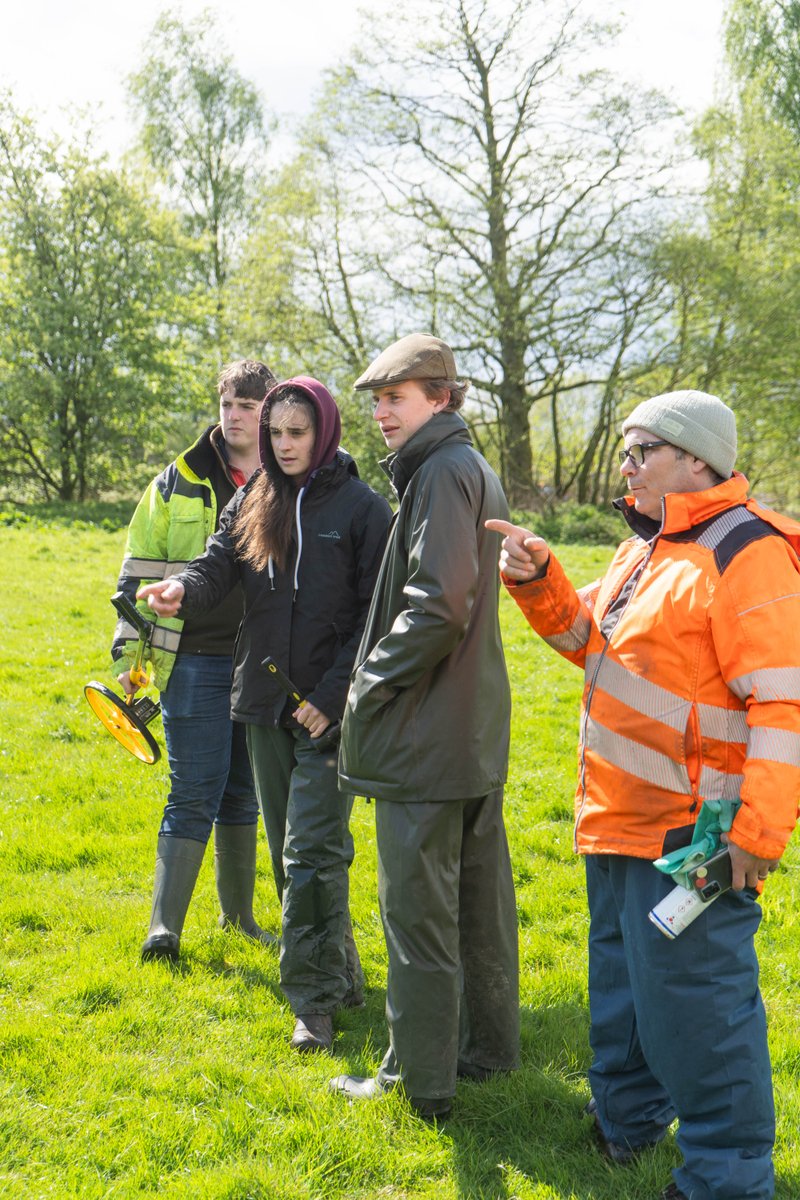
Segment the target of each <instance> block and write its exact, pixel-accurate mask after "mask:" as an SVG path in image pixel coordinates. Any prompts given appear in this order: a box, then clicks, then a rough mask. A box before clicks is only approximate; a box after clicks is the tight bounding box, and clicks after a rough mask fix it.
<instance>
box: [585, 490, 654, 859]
mask: <svg viewBox="0 0 800 1200" xmlns="http://www.w3.org/2000/svg"><path fill="white" fill-rule="evenodd" d="M665 516H666V512H665V505H664V500H663V498H662V500H661V527H662V528H663V526H664V518H665ZM659 536H660V531H659V533H657V534H656V535H655V537H654V538H653V540H652V542H651V543H650V549H649V550H648V552H647V554H645V556H644V558H643V559H642V564H641V567H640V568H639V578H638V579H637V580H636V583H635V584H634V585H633V587H632V588H631V593H630V595H629V596H628V599H627V601H626V602H625V607H624V608H623V610H622V612H621V613H620V614H619V618H618V619H617V624H616V625H615V626H614V630H613V631H612V633H611V634H610V635H609V638H608V640H607V641H606V642H605V645H604V646H603V649H602V650H601V652H600V657H599V658H598V660H597V666H596V667H595V671H594V674H593V675H592V678H591V681H590V683H589V691H588V693H587V695H586V704H585V706H584V710H583V722H582V725H583V728H582V729H581V770H580V788H581V803H580V807H579V808H578V812H577V815H576V817H575V826H574V830H573V835H572V847H573V850H574V852H575V853H576V854H577V852H578V826H579V825H580V823H581V817H582V816H583V810H584V808H585V807H586V739H587V731H588V728H589V711H590V709H591V705H592V697H593V696H594V693H595V688H596V686H597V676H598V675H599V674H600V668H601V667H602V665H603V659H604V658H605V656H606V652H607V650H608V648H609V646H610V645H611V638H612V637H613V636H614V632H615V631H616V630H617V629H618V628H619V623H620V621H621V620H622V618H623V617H624V616H625V613H626V612H627V611H628V606H629V604H630V602H631V600H632V599H633V597H634V595H635V594H636V589H637V588H638V586H639V584H640V583H641V581H642V576H643V575H644V572H645V568H646V567H647V564H648V563H649V562H650V559H651V558H652V557H653V553H654V551H655V548H656V543H657V541H658V538H659ZM624 586H625V584H624V583H623V584H622V587H624ZM606 611H608V609H606Z"/></svg>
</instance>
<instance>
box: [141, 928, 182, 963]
mask: <svg viewBox="0 0 800 1200" xmlns="http://www.w3.org/2000/svg"><path fill="white" fill-rule="evenodd" d="M180 953H181V939H180V938H179V937H178V935H177V933H154V934H153V936H152V937H149V938H148V939H147V941H146V942H145V943H144V945H143V946H142V962H152V961H153V960H155V959H159V958H168V959H169V960H170V962H177V961H178V959H179V958H180Z"/></svg>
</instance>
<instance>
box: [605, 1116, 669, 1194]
mask: <svg viewBox="0 0 800 1200" xmlns="http://www.w3.org/2000/svg"><path fill="white" fill-rule="evenodd" d="M583 1111H584V1113H585V1115H586V1116H587V1117H591V1118H592V1120H593V1121H594V1132H595V1136H596V1137H597V1140H598V1142H599V1143H600V1151H601V1153H602V1154H604V1155H605V1156H606V1158H608V1159H610V1160H611V1162H613V1163H616V1164H617V1166H618V1167H627V1166H628V1165H629V1163H632V1162H634V1160H635V1159H636V1158H638V1156H639V1155H640V1154H641V1153H642V1151H643V1150H646V1149H647V1148H648V1147H647V1145H644V1146H623V1145H620V1143H619V1142H610V1141H609V1140H608V1138H607V1137H606V1135H605V1134H604V1133H603V1130H602V1128H601V1126H600V1118H599V1117H598V1115H597V1101H596V1100H595V1098H594V1096H592V1098H591V1100H590V1101H589V1103H588V1104H587V1105H586V1107H585V1108H584V1110H583ZM670 1200H671V1198H670Z"/></svg>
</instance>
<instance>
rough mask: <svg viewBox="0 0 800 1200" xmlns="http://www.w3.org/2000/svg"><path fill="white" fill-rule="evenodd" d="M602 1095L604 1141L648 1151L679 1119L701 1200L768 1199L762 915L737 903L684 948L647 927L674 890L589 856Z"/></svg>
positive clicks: (681, 1171)
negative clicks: (758, 939) (758, 949)
mask: <svg viewBox="0 0 800 1200" xmlns="http://www.w3.org/2000/svg"><path fill="white" fill-rule="evenodd" d="M586 885H587V891H588V897H589V911H590V914H591V926H590V931H589V1007H590V1011H591V1019H592V1027H591V1035H590V1040H591V1044H592V1051H593V1062H592V1066H591V1069H590V1071H589V1082H590V1084H591V1088H592V1095H593V1096H594V1098H595V1100H596V1102H597V1114H598V1118H599V1120H600V1124H601V1127H602V1130H603V1133H604V1134H605V1136H606V1137H607V1138H608V1139H609V1140H610V1141H613V1142H619V1143H622V1144H623V1145H624V1144H626V1143H627V1144H628V1145H630V1146H641V1145H643V1144H647V1143H649V1142H654V1141H658V1140H659V1139H660V1138H661V1137H663V1135H664V1133H665V1132H666V1127H667V1126H668V1125H669V1123H670V1122H671V1121H672V1119H673V1118H674V1117H675V1116H677V1117H678V1121H679V1127H678V1131H677V1134H676V1141H677V1143H678V1146H679V1148H680V1150H681V1153H682V1154H683V1160H684V1161H683V1165H682V1166H681V1167H679V1168H678V1169H677V1170H676V1171H674V1176H675V1182H676V1183H677V1185H678V1187H679V1188H680V1190H681V1191H682V1192H683V1193H684V1194H685V1195H686V1196H688V1197H690V1200H770V1198H771V1197H772V1196H773V1194H774V1181H773V1168H772V1146H773V1142H774V1137H775V1115H774V1108H773V1100H772V1078H771V1070H770V1061H769V1051H768V1048H767V1029H766V1019H765V1015H764V1006H763V1004H762V1002H761V995H760V993H759V990H758V961H757V959H756V954H755V947H754V943H753V939H754V935H755V932H756V930H757V928H758V925H759V922H760V920H761V908H760V906H759V904H758V903H757V902H756V900H755V899H754V897H753V895H752V893H749V892H727V893H726V894H725V895H724V896H722V897H720V899H719V900H715V901H714V903H713V904H710V905H709V906H708V908H707V909H706V910H705V911H704V912H702V913H701V914H700V916H699V917H698V918H697V919H696V920H695V921H694V922H693V924H691V925H690V926H689V927H688V928H687V929H685V930H684V931H683V933H681V934H680V935H679V936H678V937H677V938H676V939H675V940H674V941H670V940H669V939H668V938H667V937H665V936H664V935H663V934H662V933H659V931H658V930H657V929H656V928H655V926H654V925H653V924H652V923H651V922H650V921H649V920H648V917H647V914H648V912H649V911H650V909H651V908H653V907H654V905H656V904H657V903H658V902H659V901H660V900H662V899H663V898H664V896H666V894H667V893H668V892H669V891H670V890H671V889H672V887H673V886H674V885H673V882H672V881H671V880H670V879H668V878H666V876H664V875H662V874H661V873H660V872H658V871H657V870H656V869H655V867H653V865H652V863H650V862H649V861H647V860H646V859H636V858H628V857H625V856H622V855H599V854H595V855H587V857H586Z"/></svg>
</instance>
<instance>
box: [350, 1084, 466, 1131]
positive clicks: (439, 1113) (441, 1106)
mask: <svg viewBox="0 0 800 1200" xmlns="http://www.w3.org/2000/svg"><path fill="white" fill-rule="evenodd" d="M328 1088H329V1090H330V1091H332V1092H335V1093H336V1094H337V1095H339V1096H345V1097H346V1098H347V1099H348V1100H378V1099H379V1098H380V1097H381V1096H383V1095H384V1093H385V1092H386V1090H387V1089H386V1088H382V1087H381V1085H380V1084H379V1083H378V1081H377V1079H362V1078H361V1077H360V1076H358V1075H337V1076H336V1077H335V1078H334V1079H332V1080H331V1081H330V1083H329V1084H328ZM408 1102H409V1104H410V1105H411V1107H412V1108H413V1109H414V1112H415V1113H416V1114H417V1116H418V1117H422V1119H423V1121H443V1120H444V1119H445V1118H446V1117H449V1115H450V1111H451V1109H452V1106H453V1105H452V1100H451V1099H450V1098H449V1097H447V1096H444V1097H441V1098H440V1099H433V1100H428V1099H425V1098H423V1097H421V1096H409V1097H408Z"/></svg>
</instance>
